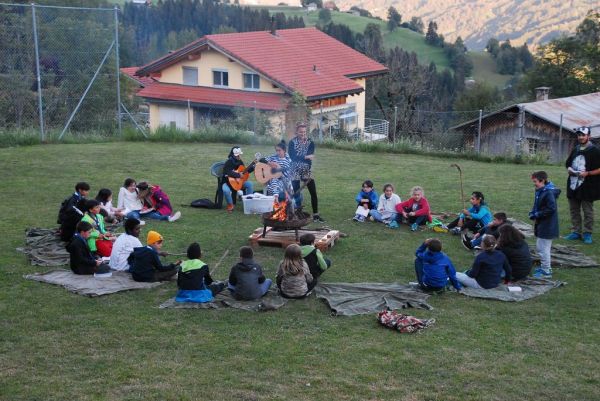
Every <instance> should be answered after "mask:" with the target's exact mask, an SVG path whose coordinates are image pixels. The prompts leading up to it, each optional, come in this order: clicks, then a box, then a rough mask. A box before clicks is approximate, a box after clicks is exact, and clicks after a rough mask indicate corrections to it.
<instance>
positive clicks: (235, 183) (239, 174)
mask: <svg viewBox="0 0 600 401" xmlns="http://www.w3.org/2000/svg"><path fill="white" fill-rule="evenodd" d="M241 155H243V152H242V148H240V147H239V146H234V147H232V148H231V150H230V151H229V156H228V157H227V161H226V162H225V165H224V166H223V179H222V182H223V185H222V187H221V188H222V190H223V196H224V197H225V200H226V201H227V211H228V212H232V211H233V198H232V192H233V191H238V193H239V191H242V190H243V191H244V194H246V195H249V194H251V193H252V192H254V187H253V185H252V183H251V182H250V181H248V177H250V173H251V172H252V171H254V164H255V163H256V160H255V161H253V162H252V163H250V165H249V166H248V167H245V166H244V162H243V161H242V158H241V157H240V156H241Z"/></svg>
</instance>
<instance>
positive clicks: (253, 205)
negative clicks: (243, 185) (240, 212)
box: [242, 193, 275, 214]
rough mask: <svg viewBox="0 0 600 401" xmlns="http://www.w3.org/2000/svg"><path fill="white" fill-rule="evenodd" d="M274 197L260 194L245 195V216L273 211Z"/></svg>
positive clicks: (243, 197)
mask: <svg viewBox="0 0 600 401" xmlns="http://www.w3.org/2000/svg"><path fill="white" fill-rule="evenodd" d="M274 198H275V197H274V196H267V195H263V194H259V193H255V194H252V195H244V196H242V199H243V201H244V214H261V213H267V212H272V211H273V202H274Z"/></svg>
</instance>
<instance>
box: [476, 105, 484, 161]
mask: <svg viewBox="0 0 600 401" xmlns="http://www.w3.org/2000/svg"><path fill="white" fill-rule="evenodd" d="M482 118H483V110H481V109H479V124H478V125H477V154H479V153H481V120H482Z"/></svg>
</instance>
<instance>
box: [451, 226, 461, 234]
mask: <svg viewBox="0 0 600 401" xmlns="http://www.w3.org/2000/svg"><path fill="white" fill-rule="evenodd" d="M461 231H462V230H461V229H460V227H454V228H453V229H451V230H450V233H452V235H459V234H460V232H461Z"/></svg>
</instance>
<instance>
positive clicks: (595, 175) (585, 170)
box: [564, 127, 600, 244]
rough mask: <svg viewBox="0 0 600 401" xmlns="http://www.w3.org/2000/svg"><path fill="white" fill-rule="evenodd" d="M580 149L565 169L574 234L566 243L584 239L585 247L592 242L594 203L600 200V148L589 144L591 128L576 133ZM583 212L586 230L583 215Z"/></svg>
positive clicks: (570, 157) (576, 149)
mask: <svg viewBox="0 0 600 401" xmlns="http://www.w3.org/2000/svg"><path fill="white" fill-rule="evenodd" d="M575 133H576V134H577V142H578V143H577V146H575V149H573V151H572V152H571V154H570V155H569V157H568V159H567V161H566V163H565V167H566V168H567V172H568V174H569V178H568V179H567V198H568V200H569V210H570V212H571V224H572V229H571V233H570V234H568V235H567V236H565V237H564V238H565V239H567V240H578V239H583V242H584V243H585V244H591V243H592V229H593V227H594V201H595V200H598V199H600V149H598V147H596V146H595V145H594V144H592V142H591V141H590V137H591V130H590V128H589V127H580V128H577V129H576V130H575ZM582 211H583V227H582V224H581V223H582V219H581V212H582Z"/></svg>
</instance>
